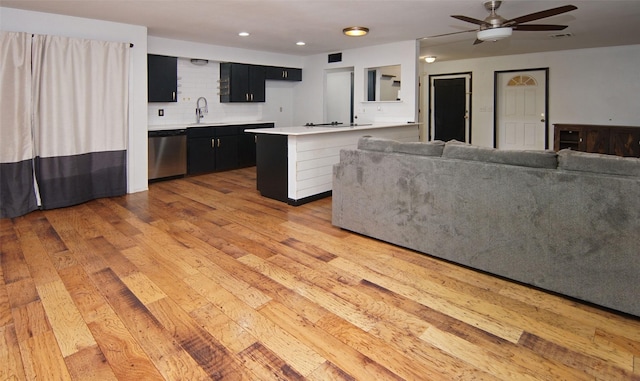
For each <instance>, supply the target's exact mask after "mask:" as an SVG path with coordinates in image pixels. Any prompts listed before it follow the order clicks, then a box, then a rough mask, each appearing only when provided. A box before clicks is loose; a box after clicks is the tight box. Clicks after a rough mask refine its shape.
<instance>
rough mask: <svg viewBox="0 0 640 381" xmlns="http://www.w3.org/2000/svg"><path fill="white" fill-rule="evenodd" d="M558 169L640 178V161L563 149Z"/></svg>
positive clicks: (631, 158)
mask: <svg viewBox="0 0 640 381" xmlns="http://www.w3.org/2000/svg"><path fill="white" fill-rule="evenodd" d="M558 164H559V165H558V168H559V169H563V170H565V171H580V172H593V173H604V174H609V175H620V176H634V177H640V159H639V158H635V157H621V156H615V155H602V154H597V153H587V152H579V151H572V150H570V149H563V150H560V151H559V152H558Z"/></svg>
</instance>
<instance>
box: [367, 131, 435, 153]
mask: <svg viewBox="0 0 640 381" xmlns="http://www.w3.org/2000/svg"><path fill="white" fill-rule="evenodd" d="M358 149H361V150H365V151H378V152H397V153H405V154H409V155H419V156H441V155H442V151H443V149H444V142H443V141H440V140H434V141H432V142H426V143H423V142H399V141H396V140H392V139H384V138H375V137H372V136H363V137H361V138H360V139H359V140H358Z"/></svg>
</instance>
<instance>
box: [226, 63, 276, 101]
mask: <svg viewBox="0 0 640 381" xmlns="http://www.w3.org/2000/svg"><path fill="white" fill-rule="evenodd" d="M264 81H265V69H264V66H257V65H248V64H241V63H232V62H222V63H220V102H222V103H226V102H264V101H265V84H264Z"/></svg>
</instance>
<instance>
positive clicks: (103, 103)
mask: <svg viewBox="0 0 640 381" xmlns="http://www.w3.org/2000/svg"><path fill="white" fill-rule="evenodd" d="M29 39H31V41H32V42H30V45H31V48H32V49H31V52H30V57H31V59H30V60H31V62H30V65H29V66H30V68H29V76H30V84H31V86H28V84H27V83H25V86H24V89H27V90H25V91H26V92H27V93H28V94H29V96H28V97H25V99H27V100H28V101H25V102H22V101H20V102H18V101H16V104H12V105H8V106H6V107H7V108H8V109H10V110H12V112H13V113H14V114H15V113H19V112H20V111H19V110H22V109H23V108H26V109H27V110H28V113H29V114H31V117H32V120H31V127H30V128H29V131H32V132H33V134H32V136H31V135H30V139H31V142H32V147H33V148H32V150H31V151H32V152H30V154H31V156H30V158H33V162H34V166H35V177H36V182H37V184H36V188H37V190H38V191H39V195H40V202H41V207H42V208H44V209H51V208H57V207H64V206H69V205H74V204H78V203H81V202H85V201H88V200H91V199H94V198H99V197H108V196H116V195H121V194H125V193H126V188H127V186H126V147H127V131H128V103H129V102H128V93H129V91H128V78H129V46H128V44H125V43H116V42H104V41H94V40H85V39H77V38H67V37H58V36H43V35H34V36H33V37H32V36H29ZM2 49H3V53H4V49H5V48H4V43H3V48H2ZM3 57H5V55H4V54H3ZM3 66H4V65H3ZM2 72H3V76H4V72H5V69H4V68H3V69H2ZM2 91H3V97H2V98H3V99H4V98H5V96H4V92H5V86H4V83H3V86H2ZM18 103H20V104H18ZM2 107H3V109H2V110H3V116H4V109H5V105H4V102H3V105H2ZM3 121H4V119H3ZM3 124H4V123H3ZM12 124H14V125H15V124H16V123H15V122H14V123H12ZM6 146H7V144H6V143H5V141H4V138H3V141H2V143H1V147H2V150H4V149H5V147H6ZM3 183H4V179H3ZM3 204H4V196H3ZM23 214H24V213H23ZM2 216H3V217H12V216H13V214H11V213H4V206H3V215H2Z"/></svg>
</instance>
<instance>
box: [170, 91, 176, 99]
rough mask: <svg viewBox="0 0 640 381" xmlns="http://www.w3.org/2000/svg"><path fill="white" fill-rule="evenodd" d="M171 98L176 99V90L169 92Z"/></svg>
mask: <svg viewBox="0 0 640 381" xmlns="http://www.w3.org/2000/svg"><path fill="white" fill-rule="evenodd" d="M171 98H172V99H173V100H174V101H175V100H176V92H175V91H172V92H171Z"/></svg>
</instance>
